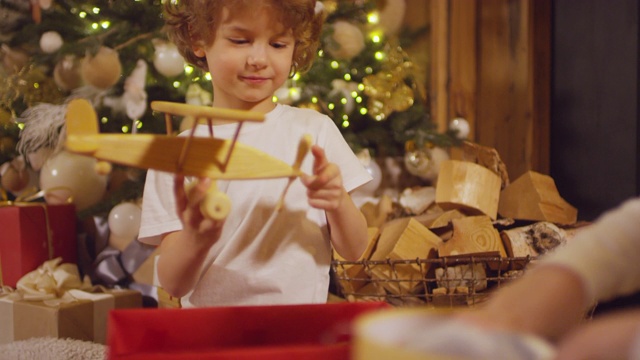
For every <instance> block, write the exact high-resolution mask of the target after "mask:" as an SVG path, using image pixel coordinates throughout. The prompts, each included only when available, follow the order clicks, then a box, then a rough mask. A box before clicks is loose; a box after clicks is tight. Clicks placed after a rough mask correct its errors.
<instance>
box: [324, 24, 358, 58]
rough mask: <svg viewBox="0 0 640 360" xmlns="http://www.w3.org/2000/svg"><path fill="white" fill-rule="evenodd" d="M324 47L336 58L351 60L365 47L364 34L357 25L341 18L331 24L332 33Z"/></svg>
mask: <svg viewBox="0 0 640 360" xmlns="http://www.w3.org/2000/svg"><path fill="white" fill-rule="evenodd" d="M328 45H329V46H327V47H326V49H327V52H329V54H330V55H331V56H333V57H334V58H336V59H341V60H351V59H353V58H354V57H356V56H357V55H358V54H360V52H362V50H363V49H364V48H365V43H364V35H363V34H362V31H361V30H360V28H359V27H357V26H356V25H354V24H352V23H350V22H348V21H343V20H338V21H336V22H335V23H334V24H333V35H332V36H331V41H330V43H329V44H328Z"/></svg>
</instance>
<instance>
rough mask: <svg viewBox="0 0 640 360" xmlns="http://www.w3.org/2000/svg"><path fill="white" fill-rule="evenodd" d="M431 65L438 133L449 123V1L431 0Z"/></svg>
mask: <svg viewBox="0 0 640 360" xmlns="http://www.w3.org/2000/svg"><path fill="white" fill-rule="evenodd" d="M429 3H430V9H431V11H430V14H431V18H430V22H431V54H432V55H431V64H430V71H431V72H430V81H429V87H428V88H429V99H430V106H431V109H430V111H431V118H432V121H433V122H434V123H435V124H436V129H437V130H438V132H444V131H446V130H447V127H448V122H449V114H448V108H449V105H448V104H449V74H450V69H449V47H450V42H449V0H430V1H429Z"/></svg>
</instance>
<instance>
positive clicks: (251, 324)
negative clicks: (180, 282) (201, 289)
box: [107, 302, 389, 360]
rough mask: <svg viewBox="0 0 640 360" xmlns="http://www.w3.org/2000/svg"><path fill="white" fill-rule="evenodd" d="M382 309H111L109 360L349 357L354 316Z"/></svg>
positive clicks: (379, 305)
mask: <svg viewBox="0 0 640 360" xmlns="http://www.w3.org/2000/svg"><path fill="white" fill-rule="evenodd" d="M384 308H389V305H388V304H386V303H384V302H360V303H349V302H341V303H330V304H311V305H273V306H238V307H210V308H188V309H134V310H113V311H111V313H110V314H109V322H108V329H107V331H108V340H107V345H108V346H109V352H108V358H109V359H112V360H115V359H127V360H135V359H157V360H166V359H180V360H190V359H193V360H195V359H198V360H201V359H215V360H222V359H225V360H226V359H229V360H231V359H233V360H243V359H257V358H259V359H266V360H274V359H287V360H288V359H310V360H311V359H317V360H325V359H332V360H340V359H344V360H347V359H349V358H350V356H351V339H352V332H351V331H352V329H351V327H352V323H353V321H354V320H355V318H356V317H358V316H359V315H361V314H363V313H366V312H371V311H376V310H380V309H384Z"/></svg>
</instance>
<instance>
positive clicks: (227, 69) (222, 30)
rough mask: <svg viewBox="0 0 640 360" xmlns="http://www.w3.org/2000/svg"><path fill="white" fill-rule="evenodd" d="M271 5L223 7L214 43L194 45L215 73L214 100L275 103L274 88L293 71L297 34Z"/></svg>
mask: <svg viewBox="0 0 640 360" xmlns="http://www.w3.org/2000/svg"><path fill="white" fill-rule="evenodd" d="M274 19H275V17H274V16H272V14H271V13H270V11H269V10H268V9H267V8H264V7H262V8H260V9H257V10H255V11H242V14H236V13H234V14H230V12H229V11H228V9H226V8H225V9H223V13H222V21H221V22H220V25H219V26H218V28H217V30H216V35H215V39H214V41H213V43H212V44H211V45H210V46H207V47H204V48H200V49H198V48H196V49H195V53H196V55H198V56H206V57H207V62H208V64H209V71H210V72H211V76H212V78H213V80H212V82H213V93H214V100H213V106H216V107H229V108H238V109H246V110H249V109H250V110H254V111H265V112H266V111H269V110H271V109H273V106H274V104H273V102H272V100H271V98H272V95H273V93H274V92H275V91H276V90H277V89H278V88H280V87H281V86H282V85H283V84H284V82H285V81H286V80H287V78H288V76H289V72H290V69H291V62H292V58H293V51H294V47H295V39H294V37H293V35H292V34H291V32H290V31H289V30H288V29H285V28H284V27H283V26H282V25H281V24H279V23H278V22H277V21H275V20H274Z"/></svg>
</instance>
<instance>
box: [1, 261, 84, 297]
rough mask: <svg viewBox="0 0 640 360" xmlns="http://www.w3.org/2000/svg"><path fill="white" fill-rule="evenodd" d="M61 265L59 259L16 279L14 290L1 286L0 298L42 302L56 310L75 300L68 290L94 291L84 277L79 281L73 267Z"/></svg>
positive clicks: (78, 276)
mask: <svg viewBox="0 0 640 360" xmlns="http://www.w3.org/2000/svg"><path fill="white" fill-rule="evenodd" d="M61 262H62V258H60V257H58V258H55V259H53V260H47V261H45V262H44V263H43V264H42V265H40V266H39V267H38V268H37V269H36V270H34V271H32V272H30V273H27V274H26V275H24V276H23V277H22V278H20V280H18V283H17V284H16V289H15V290H13V289H11V288H10V287H8V286H4V287H3V288H2V293H0V297H4V296H8V297H9V299H10V300H25V301H43V302H44V303H45V304H46V305H49V306H57V305H59V304H61V303H68V302H72V301H75V300H76V298H75V297H73V296H72V294H71V293H69V290H72V289H79V290H85V291H95V287H94V286H93V285H92V284H91V280H90V279H89V277H88V276H85V277H84V279H80V273H79V271H78V267H77V266H76V265H75V264H71V263H62V264H61Z"/></svg>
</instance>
